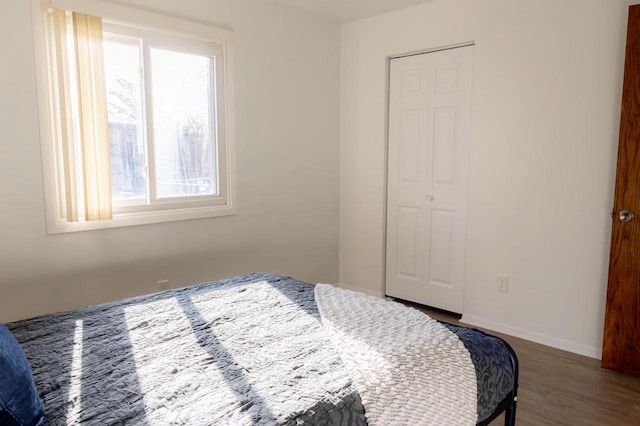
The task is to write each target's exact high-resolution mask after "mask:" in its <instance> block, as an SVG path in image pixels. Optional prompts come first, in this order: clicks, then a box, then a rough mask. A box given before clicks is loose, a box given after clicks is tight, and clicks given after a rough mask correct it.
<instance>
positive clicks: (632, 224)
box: [602, 5, 640, 376]
mask: <svg viewBox="0 0 640 426" xmlns="http://www.w3.org/2000/svg"><path fill="white" fill-rule="evenodd" d="M613 204H614V206H613V225H612V228H611V257H610V259H609V286H608V288H607V307H606V313H605V324H604V339H603V345H602V366H603V367H605V368H610V369H612V370H617V371H622V372H625V373H629V374H633V375H636V376H640V5H636V6H631V7H630V8H629V26H628V29H627V53H626V59H625V67H624V85H623V94H622V112H621V117H620V140H619V145H618V168H617V172H616V188H615V196H614V202H613Z"/></svg>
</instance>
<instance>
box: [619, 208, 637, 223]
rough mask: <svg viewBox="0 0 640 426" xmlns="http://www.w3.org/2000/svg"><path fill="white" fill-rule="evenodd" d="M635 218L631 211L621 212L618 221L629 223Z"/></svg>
mask: <svg viewBox="0 0 640 426" xmlns="http://www.w3.org/2000/svg"><path fill="white" fill-rule="evenodd" d="M633 216H634V214H633V212H632V211H631V210H629V209H624V210H620V212H619V213H618V219H620V221H621V222H629V221H630V220H631V219H633Z"/></svg>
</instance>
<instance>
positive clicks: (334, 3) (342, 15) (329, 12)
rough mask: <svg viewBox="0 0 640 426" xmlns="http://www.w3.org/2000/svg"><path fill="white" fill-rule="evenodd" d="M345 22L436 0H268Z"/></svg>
mask: <svg viewBox="0 0 640 426" xmlns="http://www.w3.org/2000/svg"><path fill="white" fill-rule="evenodd" d="M268 1H271V2H274V3H279V4H282V5H285V6H289V7H294V8H297V9H303V10H306V11H309V12H313V13H314V14H317V15H319V16H323V17H325V18H328V19H331V20H332V21H335V22H339V23H344V22H349V21H355V20H358V19H363V18H368V17H370V16H374V15H380V14H382V13H387V12H392V11H394V10H399V9H404V8H406V7H410V6H415V5H418V4H421V3H427V2H430V1H434V0H268Z"/></svg>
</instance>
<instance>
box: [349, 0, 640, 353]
mask: <svg viewBox="0 0 640 426" xmlns="http://www.w3.org/2000/svg"><path fill="white" fill-rule="evenodd" d="M627 3H628V2H627V1H624V0H562V1H556V0H543V1H536V2H525V1H520V0H518V1H513V0H482V1H477V0H446V1H445V0H436V1H434V2H432V3H427V4H424V5H421V6H416V7H413V8H410V9H405V10H401V11H399V12H395V13H391V14H387V15H381V16H378V17H374V18H370V19H366V20H362V21H356V22H353V23H349V24H345V25H343V26H342V34H341V55H340V60H341V64H340V71H341V77H340V78H341V79H340V102H341V104H340V106H341V108H340V111H341V115H340V118H341V125H340V262H339V280H340V282H341V284H342V285H344V286H346V287H352V288H358V289H361V290H364V291H367V292H369V293H373V294H381V293H382V292H383V286H384V244H385V242H384V214H385V213H384V212H385V205H384V202H385V201H384V200H385V158H386V153H385V149H386V138H385V120H386V109H385V89H386V80H385V79H386V69H385V60H386V59H385V58H386V57H387V56H389V55H396V54H402V53H406V52H412V51H418V50H423V49H431V48H437V47H442V46H447V45H452V44H457V43H462V42H469V41H473V42H475V59H474V82H473V94H472V96H473V101H472V102H473V104H472V130H471V160H470V169H469V170H470V182H469V183H470V186H469V191H470V192H469V200H468V201H469V202H468V208H469V210H468V213H469V216H468V232H467V253H466V271H465V272H466V279H465V297H464V317H463V320H466V321H468V322H470V323H473V324H476V325H483V326H488V327H490V328H493V329H495V330H498V331H505V332H508V333H511V334H515V335H519V336H521V337H526V338H529V339H532V340H536V341H540V342H544V343H547V344H551V345H553V346H557V347H561V348H564V349H568V350H572V351H575V352H578V353H583V354H587V355H590V356H594V357H598V356H599V355H600V347H601V343H602V327H603V317H604V305H605V293H606V285H607V268H608V256H609V237H610V226H611V224H610V220H611V219H610V217H609V213H610V210H611V207H612V202H613V184H614V174H615V157H616V153H617V135H618V125H619V121H618V120H619V111H620V97H621V87H622V73H623V63H624V49H625V35H626V16H627V11H626V5H627ZM498 275H508V276H509V278H510V281H509V292H508V293H507V294H502V293H498V292H496V277H497V276H498Z"/></svg>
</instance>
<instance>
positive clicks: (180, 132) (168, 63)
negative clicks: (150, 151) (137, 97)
mask: <svg viewBox="0 0 640 426" xmlns="http://www.w3.org/2000/svg"><path fill="white" fill-rule="evenodd" d="M151 64H152V71H151V72H152V76H153V121H154V149H155V166H156V180H157V181H156V184H157V192H158V198H165V197H177V196H187V195H208V194H217V193H218V183H217V176H216V170H215V167H214V164H215V163H214V161H215V160H214V159H215V141H214V140H213V137H212V135H214V134H215V132H213V131H212V130H213V129H212V127H213V124H212V123H211V120H210V117H211V111H210V108H212V106H213V105H214V100H213V97H214V95H213V93H214V91H213V88H212V87H211V86H212V83H211V82H212V81H213V75H212V70H213V66H212V64H213V58H209V57H204V56H197V55H190V54H185V53H178V52H172V51H168V50H161V49H151Z"/></svg>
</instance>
